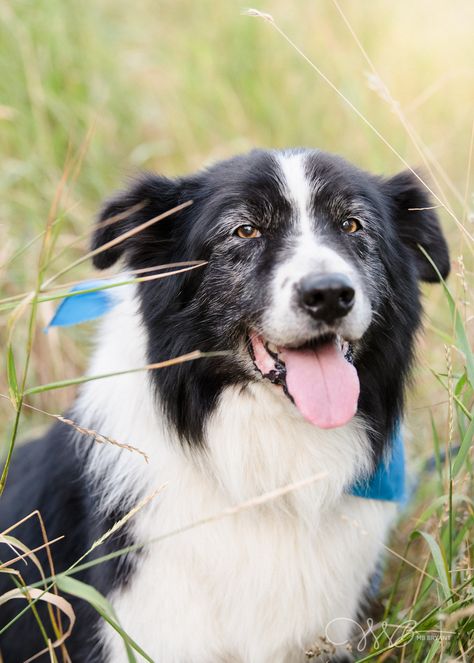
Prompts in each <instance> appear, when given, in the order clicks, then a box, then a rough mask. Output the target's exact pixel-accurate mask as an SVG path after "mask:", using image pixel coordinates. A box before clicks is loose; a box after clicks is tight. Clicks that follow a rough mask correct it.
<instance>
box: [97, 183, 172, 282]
mask: <svg viewBox="0 0 474 663" xmlns="http://www.w3.org/2000/svg"><path fill="white" fill-rule="evenodd" d="M180 195H181V186H180V182H179V181H177V180H176V181H175V180H170V179H167V178H166V177H160V176H157V175H152V174H149V173H147V174H144V175H142V176H141V177H140V178H139V179H137V180H136V181H135V182H134V183H133V184H132V186H131V187H130V188H129V189H128V190H126V191H124V192H122V193H119V194H118V195H117V196H115V197H114V198H111V199H110V200H109V201H107V202H106V203H105V205H104V207H103V208H102V211H101V213H100V215H99V218H98V221H97V226H96V228H95V230H94V233H93V235H92V246H91V248H92V250H93V251H97V253H95V255H94V256H93V258H92V262H93V264H94V266H95V267H97V268H98V269H106V268H107V267H111V266H112V265H113V264H114V263H115V262H117V260H118V259H119V258H122V257H124V256H125V257H126V258H127V260H128V262H130V261H133V256H134V254H136V253H137V252H140V255H141V259H142V260H143V258H146V255H145V254H150V255H153V252H154V249H155V248H156V249H157V248H158V243H159V242H160V241H161V242H163V239H165V236H166V232H167V230H168V229H169V226H170V224H171V223H173V221H175V220H176V216H177V215H176V214H172V215H170V217H168V218H166V219H163V220H158V221H156V223H151V224H150V225H149V226H148V227H146V228H144V229H143V230H141V231H140V232H138V233H137V234H135V235H133V236H131V237H124V239H123V240H122V241H117V243H114V244H113V246H110V247H108V248H105V247H106V245H108V244H109V243H111V242H115V241H116V240H119V238H120V237H121V236H122V235H124V234H125V233H127V232H128V231H130V230H132V229H134V228H137V227H138V226H140V225H142V224H144V223H145V222H146V221H149V220H151V219H154V218H155V217H157V216H159V215H160V214H164V213H165V212H167V211H168V210H171V209H173V208H174V207H176V206H177V205H179V204H180V203H181V202H185V200H184V199H183V200H180ZM101 247H104V250H102V251H100V250H99V251H98V249H101ZM155 256H156V254H155Z"/></svg>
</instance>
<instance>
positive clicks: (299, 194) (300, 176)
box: [278, 152, 313, 237]
mask: <svg viewBox="0 0 474 663" xmlns="http://www.w3.org/2000/svg"><path fill="white" fill-rule="evenodd" d="M278 162H279V165H280V168H281V170H282V173H283V182H284V184H285V188H286V191H284V193H285V195H286V197H287V198H288V200H289V201H290V203H291V204H292V205H293V206H294V208H295V211H296V213H297V224H298V228H299V230H300V234H301V235H303V236H306V237H309V236H311V237H312V236H313V228H312V223H311V216H310V202H311V186H310V181H309V178H308V175H307V173H306V168H305V166H306V155H305V154H304V153H301V152H292V153H286V154H280V155H279V156H278Z"/></svg>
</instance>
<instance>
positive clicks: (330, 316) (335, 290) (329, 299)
mask: <svg viewBox="0 0 474 663" xmlns="http://www.w3.org/2000/svg"><path fill="white" fill-rule="evenodd" d="M298 295H299V302H300V305H301V306H302V307H303V308H304V309H305V310H306V311H307V312H308V313H309V314H310V315H311V316H312V317H313V318H315V320H322V321H324V322H334V320H335V319H336V318H342V317H343V316H344V315H347V314H348V313H349V311H350V310H351V308H352V307H353V306H354V297H355V292H354V288H353V287H352V284H351V282H350V280H349V278H348V277H347V276H345V275H344V274H308V275H307V276H305V277H304V278H302V279H301V281H300V282H299V285H298Z"/></svg>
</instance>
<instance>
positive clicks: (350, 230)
mask: <svg viewBox="0 0 474 663" xmlns="http://www.w3.org/2000/svg"><path fill="white" fill-rule="evenodd" d="M361 228H362V226H361V225H360V222H359V221H357V219H346V220H345V221H343V222H342V223H341V230H342V231H343V232H345V233H347V234H348V235H353V234H354V233H356V232H357V231H358V230H360V229H361Z"/></svg>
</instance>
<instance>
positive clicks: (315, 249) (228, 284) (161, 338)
mask: <svg viewBox="0 0 474 663" xmlns="http://www.w3.org/2000/svg"><path fill="white" fill-rule="evenodd" d="M187 201H192V204H191V205H190V206H189V207H186V208H184V209H181V210H180V211H179V212H177V213H175V214H172V215H170V216H169V217H167V218H165V219H162V220H159V221H157V222H156V223H151V224H149V225H147V227H145V228H144V229H143V230H142V231H141V232H139V233H137V234H133V235H131V234H128V236H127V235H125V239H124V240H123V241H121V242H119V243H114V240H116V239H117V238H118V237H119V236H121V235H123V234H124V233H128V231H131V230H133V229H134V228H136V227H138V226H140V225H141V224H143V223H144V222H146V221H147V220H149V219H153V218H154V217H156V216H159V215H160V214H163V213H164V212H166V211H167V210H170V209H172V208H174V207H176V206H178V205H180V204H182V203H185V202H187ZM105 245H108V246H109V248H105V250H104V251H101V252H100V253H97V254H96V255H95V257H94V263H95V265H96V266H97V267H98V268H106V267H109V266H111V265H112V264H113V263H115V262H116V261H117V260H118V259H119V258H123V259H124V260H125V262H126V264H127V266H128V267H129V268H132V269H134V270H137V269H144V268H145V269H146V268H149V269H151V268H153V267H156V266H157V265H163V264H167V263H176V262H180V261H189V260H199V261H203V262H204V263H205V264H203V265H202V266H201V267H199V268H198V269H196V270H194V271H191V272H187V273H184V274H181V275H179V276H172V277H169V278H167V279H164V280H160V281H153V280H152V281H149V282H146V283H142V284H140V288H139V292H140V298H141V311H142V315H143V318H144V322H145V324H146V329H147V334H148V349H149V359H150V361H153V362H155V361H159V360H163V359H167V358H170V357H174V356H178V355H180V354H184V353H187V352H190V351H191V350H195V349H200V350H203V351H212V350H229V355H228V356H225V357H219V358H209V359H206V360H200V361H198V362H195V363H194V364H192V365H190V364H188V365H185V364H183V365H180V366H178V367H174V368H172V369H166V370H163V371H157V372H155V374H154V378H155V381H156V384H157V386H158V388H159V390H160V392H161V397H162V400H163V402H164V403H165V406H166V409H167V412H168V414H169V415H170V417H171V419H172V421H173V423H175V425H177V426H178V428H179V430H180V432H181V433H182V434H184V435H185V436H186V437H188V439H199V438H200V437H201V435H202V431H203V426H204V422H205V419H206V416H207V415H208V414H209V413H210V412H211V411H212V408H213V406H214V405H215V403H216V402H217V400H218V397H219V394H220V393H221V390H222V389H223V388H224V387H225V386H226V385H228V384H235V383H242V384H243V385H245V384H246V383H248V382H249V381H253V380H262V379H263V380H270V381H272V382H274V383H275V384H277V385H280V386H278V387H276V388H279V389H280V390H281V397H282V398H287V397H289V398H290V399H291V400H293V402H294V404H295V405H296V406H297V407H298V409H299V410H300V412H301V413H302V415H303V416H304V417H306V418H307V419H308V420H310V421H311V422H312V423H313V424H315V425H317V426H319V427H323V428H324V427H333V426H338V425H342V424H344V423H345V422H346V421H348V420H349V419H350V418H351V417H352V416H353V415H354V413H355V411H356V409H357V407H358V410H359V413H361V414H362V415H365V416H366V418H368V419H370V424H371V426H373V427H374V428H375V429H376V430H378V432H379V433H381V434H382V436H383V434H385V433H386V432H387V431H389V429H390V427H391V426H392V425H393V422H394V420H395V418H396V416H397V414H398V412H399V409H400V407H401V402H402V393H403V383H404V379H405V377H406V373H407V370H408V368H409V365H410V361H411V356H412V346H413V337H414V333H415V331H416V329H417V327H418V325H419V319H420V303H419V299H420V298H419V289H418V280H425V281H437V280H438V272H439V274H441V276H442V277H443V278H444V277H446V276H447V274H448V272H449V258H448V251H447V247H446V243H445V241H444V238H443V236H442V232H441V230H440V226H439V224H438V221H437V218H436V214H435V212H434V211H433V208H432V204H431V202H430V200H429V197H428V196H427V194H426V191H425V188H424V187H423V185H422V184H421V182H420V181H419V180H418V179H417V177H416V176H415V175H414V174H413V173H410V172H405V173H401V174H399V175H397V176H395V177H393V178H391V179H388V180H386V179H381V178H378V177H375V176H372V175H370V174H368V173H365V172H363V171H361V170H360V169H358V168H356V167H355V166H352V165H350V164H349V163H347V162H346V161H344V160H343V159H341V158H339V157H335V156H332V155H329V154H326V153H323V152H320V151H313V150H296V151H288V152H270V151H253V152H251V153H249V154H247V155H244V156H238V157H235V158H233V159H230V160H228V161H224V162H221V163H218V164H216V165H214V166H213V167H211V168H209V169H208V170H205V171H203V172H200V173H197V174H195V175H192V176H189V177H184V178H180V179H176V180H170V179H166V178H163V177H158V176H154V175H145V176H143V177H142V178H140V179H139V180H138V181H137V182H135V183H134V184H133V185H132V186H131V188H130V189H129V190H128V191H126V192H125V193H123V194H120V195H119V196H118V197H116V198H114V199H112V200H111V201H110V202H109V203H108V204H107V205H106V206H105V207H104V209H103V211H102V214H101V217H100V220H99V223H98V226H97V228H96V231H95V234H94V238H93V248H94V249H98V248H99V247H102V246H105ZM420 247H421V249H420ZM424 252H426V254H428V255H429V256H430V259H431V261H432V263H434V265H436V270H435V269H434V268H433V266H432V264H431V262H430V261H429V260H428V259H427V258H426V256H425V253H424ZM359 385H360V394H359ZM285 394H286V395H285Z"/></svg>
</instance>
